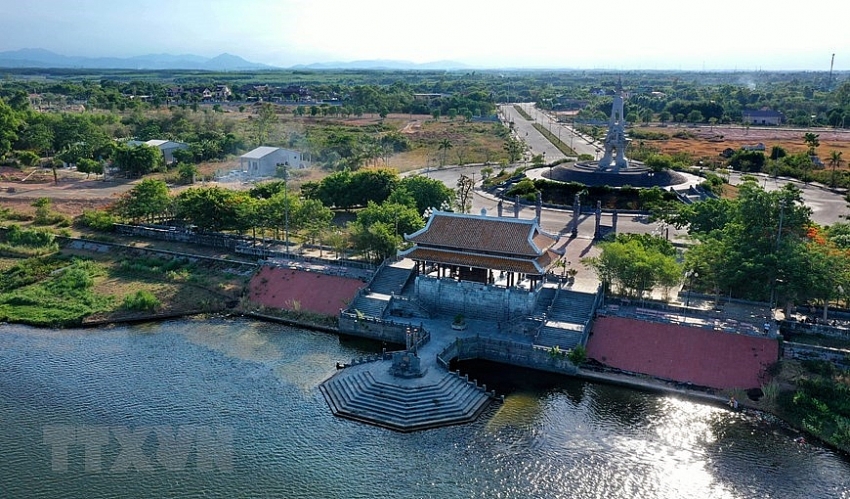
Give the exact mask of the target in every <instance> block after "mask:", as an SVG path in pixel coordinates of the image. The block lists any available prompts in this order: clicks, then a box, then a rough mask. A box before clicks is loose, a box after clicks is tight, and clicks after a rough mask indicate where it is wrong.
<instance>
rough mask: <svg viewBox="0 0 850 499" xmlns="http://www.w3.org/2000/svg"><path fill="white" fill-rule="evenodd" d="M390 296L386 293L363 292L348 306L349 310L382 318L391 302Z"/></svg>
mask: <svg viewBox="0 0 850 499" xmlns="http://www.w3.org/2000/svg"><path fill="white" fill-rule="evenodd" d="M389 303H390V302H389V297H388V296H386V295H374V296H373V295H371V294H366V293H362V294H359V295H358V296H357V298H355V299H354V301H353V302H352V303H351V305H350V306H349V307H348V311H349V312H352V313H355V314H358V315H359V314H363V315H365V316H366V317H374V318H376V319H380V318H382V317H383V316H384V311H385V310H386V309H387V305H388V304H389Z"/></svg>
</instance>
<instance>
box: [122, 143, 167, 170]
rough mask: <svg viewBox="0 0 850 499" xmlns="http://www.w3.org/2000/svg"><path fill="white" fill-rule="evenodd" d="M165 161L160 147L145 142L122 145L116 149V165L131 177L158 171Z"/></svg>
mask: <svg viewBox="0 0 850 499" xmlns="http://www.w3.org/2000/svg"><path fill="white" fill-rule="evenodd" d="M164 161H165V160H164V158H163V156H162V151H160V150H159V148H156V147H151V146H148V145H145V144H141V145H137V146H120V147H118V148H117V149H116V150H115V163H114V164H115V166H116V167H117V168H118V169H119V170H121V171H123V172H124V173H125V174H127V175H128V176H130V177H141V176H143V175H147V174H148V173H151V172H153V171H156V170H157V169H158V168H159V167H160V166H161V165H162V164H163V163H164Z"/></svg>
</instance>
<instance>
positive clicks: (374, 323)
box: [339, 312, 422, 345]
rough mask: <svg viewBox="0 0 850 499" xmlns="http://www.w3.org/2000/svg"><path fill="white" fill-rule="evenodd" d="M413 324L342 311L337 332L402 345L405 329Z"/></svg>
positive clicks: (420, 326) (419, 326) (404, 338)
mask: <svg viewBox="0 0 850 499" xmlns="http://www.w3.org/2000/svg"><path fill="white" fill-rule="evenodd" d="M414 327H418V328H419V329H420V330H421V329H422V325H421V324H420V325H418V326H417V325H415V324H411V323H409V322H395V321H388V320H383V319H375V318H373V317H359V316H357V315H356V314H351V313H348V312H343V313H341V314H340V315H339V332H340V333H342V334H347V335H351V336H357V337H360V338H368V339H371V340H378V341H385V342H387V343H395V344H397V345H404V344H406V342H407V331H408V330H409V329H411V328H414Z"/></svg>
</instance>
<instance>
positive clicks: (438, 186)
mask: <svg viewBox="0 0 850 499" xmlns="http://www.w3.org/2000/svg"><path fill="white" fill-rule="evenodd" d="M398 189H403V190H405V191H406V192H407V193H408V194H410V196H411V197H412V198H413V200H414V202H415V206H416V211H417V212H419V213H420V214H422V213H424V212H425V210H427V209H428V208H438V209H439V208H440V207H441V206H443V204H446V203H449V204H450V203H451V202H452V199H453V198H454V194H455V193H454V191H453V190H451V189H450V188H449V187H447V186H446V184H444V183H443V182H441V181H439V180H436V179H432V178H428V177H426V176H424V175H412V176H409V177H405V178H403V179H401V181H400V182H399V186H398Z"/></svg>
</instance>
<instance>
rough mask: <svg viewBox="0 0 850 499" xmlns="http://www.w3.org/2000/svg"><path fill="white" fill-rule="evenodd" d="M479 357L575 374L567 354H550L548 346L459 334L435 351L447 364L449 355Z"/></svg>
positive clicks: (445, 365)
mask: <svg viewBox="0 0 850 499" xmlns="http://www.w3.org/2000/svg"><path fill="white" fill-rule="evenodd" d="M455 358H456V359H457V360H472V359H481V360H489V361H491V362H499V363H501V364H508V365H512V366H517V367H526V368H529V369H537V370H539V371H547V372H552V373H558V374H568V375H575V374H576V373H577V372H578V369H577V368H576V366H575V365H574V364H573V363H572V362H570V361H569V360H568V359H567V358H566V352H560V353H559V354H553V353H552V350H551V349H548V348H540V347H535V346H533V345H531V344H530V343H519V342H516V341H510V340H502V339H497V338H489V337H486V336H471V337H465V338H458V339H457V340H455V341H454V342H453V343H451V344H450V345H448V346H447V347H446V348H445V349H443V351H442V352H440V354H438V355H437V362H438V363H440V364H441V365H443V366H444V367H446V368H448V365H449V362H451V360H452V359H455Z"/></svg>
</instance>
